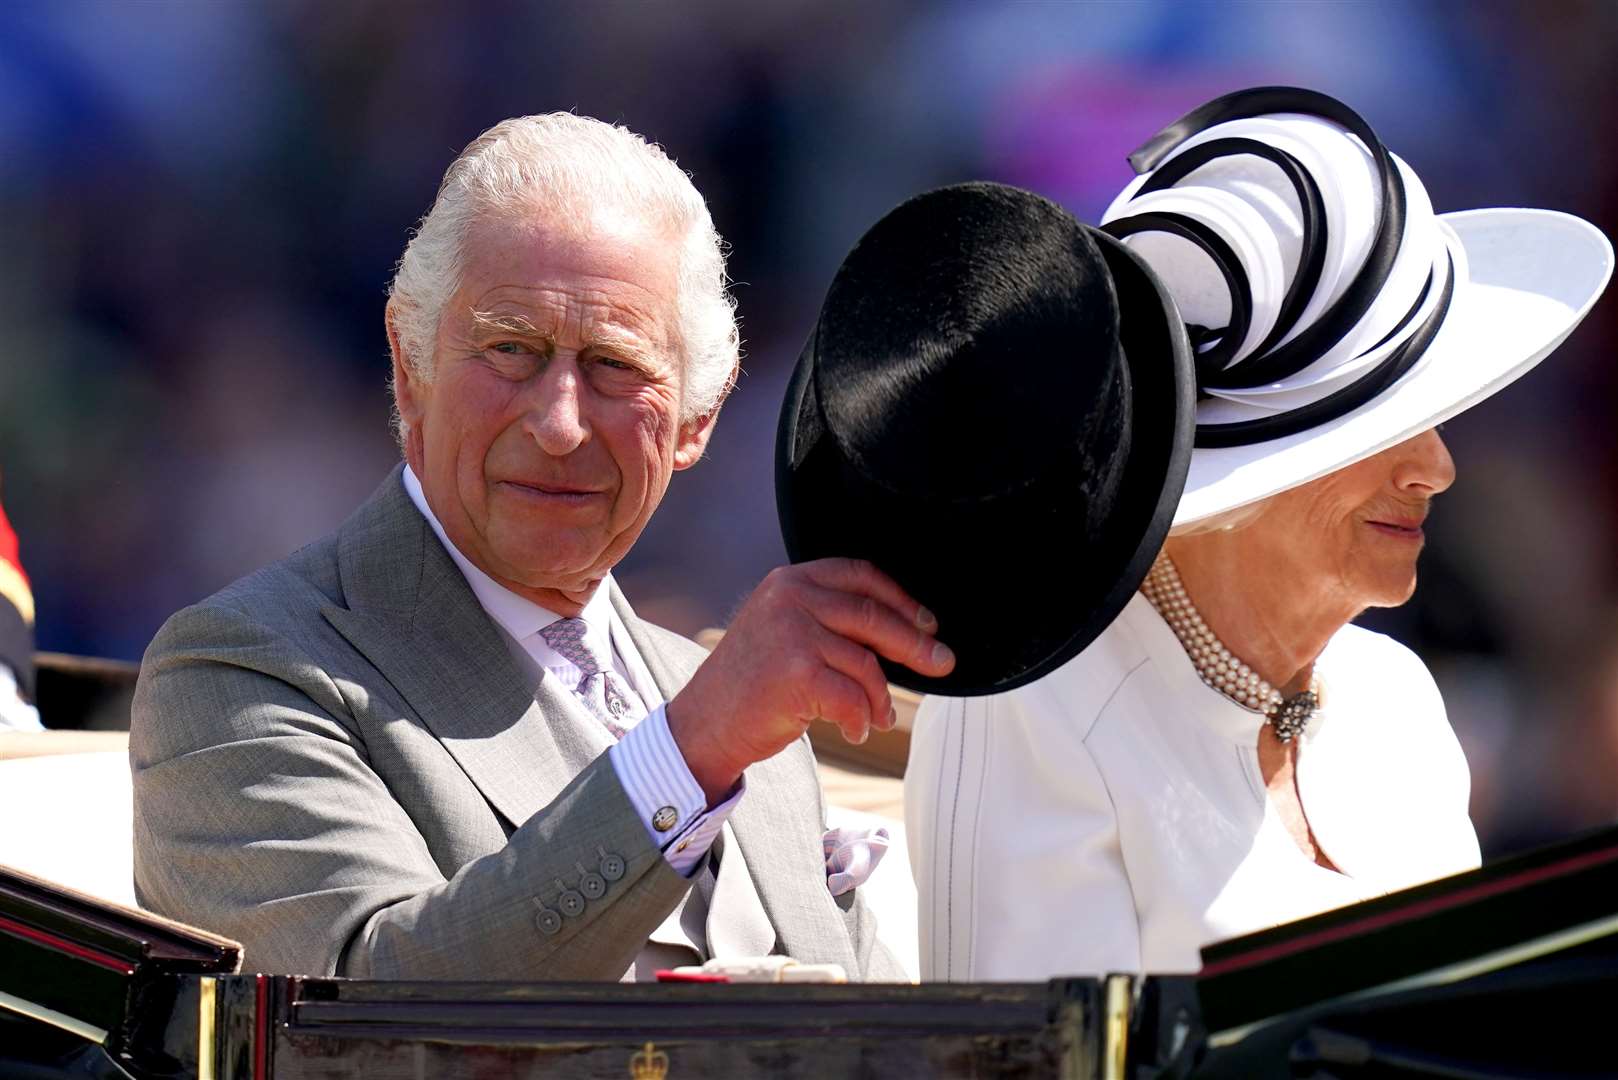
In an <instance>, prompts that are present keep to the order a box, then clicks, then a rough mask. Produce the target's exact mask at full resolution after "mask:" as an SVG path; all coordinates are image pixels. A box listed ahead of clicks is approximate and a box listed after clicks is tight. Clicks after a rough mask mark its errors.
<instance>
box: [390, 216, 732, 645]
mask: <svg viewBox="0 0 1618 1080" xmlns="http://www.w3.org/2000/svg"><path fill="white" fill-rule="evenodd" d="M678 250H679V244H678V242H677V239H676V238H674V237H671V236H668V235H665V234H664V233H663V232H660V231H656V230H654V229H651V228H649V227H648V226H647V225H645V224H644V223H642V222H639V221H635V220H633V219H630V218H627V217H624V216H614V215H610V214H605V213H597V214H595V215H594V216H593V217H592V216H589V215H586V216H585V217H584V219H583V220H574V219H572V218H565V219H564V218H555V217H553V218H547V217H546V216H545V215H528V216H521V215H519V216H513V217H510V218H493V219H483V220H480V221H478V222H477V223H476V224H475V225H474V226H473V228H472V229H471V231H470V233H469V234H468V236H467V238H466V241H465V248H464V251H465V259H464V266H463V271H462V281H461V286H460V288H459V289H458V290H457V291H456V292H455V294H454V295H453V296H452V297H451V298H450V301H449V303H448V304H447V305H446V307H445V310H444V313H443V316H442V318H441V319H440V321H439V326H438V338H437V353H436V361H435V365H436V366H435V374H434V377H433V380H432V381H431V382H430V383H423V382H420V381H418V380H415V379H412V378H410V376H409V373H408V371H406V370H405V369H404V367H403V365H402V364H400V362H399V347H398V342H397V338H395V340H394V357H395V360H394V374H395V379H396V383H397V386H398V399H399V410H400V413H401V414H402V416H403V417H404V419H405V420H406V421H407V422H408V424H409V425H410V436H409V439H408V440H407V443H406V447H405V456H406V459H407V460H408V461H409V462H410V466H411V468H412V469H413V470H414V471H415V473H416V475H417V477H418V478H419V479H420V480H421V485H422V489H423V491H424V492H425V494H426V496H427V502H428V504H429V505H430V506H431V507H432V509H433V513H434V514H435V515H437V517H438V520H439V522H440V523H441V524H442V525H443V526H444V531H445V532H446V533H447V534H448V535H449V538H450V540H451V541H453V542H454V544H455V546H456V547H457V548H459V549H460V551H461V553H462V554H464V555H465V556H466V557H467V558H468V559H470V560H471V561H472V562H473V563H474V564H475V565H477V566H478V568H479V569H481V570H483V571H484V572H485V573H487V574H489V575H490V576H491V577H493V578H495V579H496V580H497V581H500V582H501V583H502V584H504V585H506V586H507V587H508V588H511V589H513V590H514V591H516V592H519V593H521V594H523V595H525V596H528V597H529V598H530V599H533V600H535V601H536V602H539V603H541V604H543V605H544V606H546V607H549V608H551V609H552V610H557V611H559V612H560V613H562V614H573V613H575V612H576V610H577V608H578V607H579V606H581V605H582V604H583V602H584V601H585V600H587V599H588V598H589V596H590V593H591V592H592V591H593V590H594V588H595V586H596V585H597V584H598V583H599V582H600V580H601V578H602V577H603V576H604V575H605V574H606V573H607V572H608V571H609V570H610V569H611V568H612V567H613V565H614V564H615V563H617V562H618V560H619V559H621V558H623V556H624V555H625V553H627V552H628V551H629V549H630V547H631V546H633V544H634V542H635V539H636V537H638V536H639V535H640V532H641V530H642V529H643V528H645V526H646V522H647V521H648V520H649V519H650V518H651V516H652V511H653V510H655V509H656V508H657V504H658V502H659V500H661V499H662V497H663V492H664V490H665V489H666V488H667V487H668V483H669V478H670V476H671V474H672V473H673V471H674V470H675V469H683V468H686V467H687V466H689V465H691V464H693V463H694V462H695V461H696V460H697V459H698V458H699V457H700V456H701V454H702V449H703V447H704V446H705V445H706V443H707V439H708V433H709V432H710V430H711V426H712V416H709V417H704V418H701V419H699V420H696V421H693V422H691V423H689V424H686V425H683V426H682V425H681V424H680V423H679V417H680V403H681V385H682V363H681V359H680V357H681V344H680V341H679V338H678V322H677V319H676V313H675V301H676V296H677V293H676V285H677V273H678Z"/></svg>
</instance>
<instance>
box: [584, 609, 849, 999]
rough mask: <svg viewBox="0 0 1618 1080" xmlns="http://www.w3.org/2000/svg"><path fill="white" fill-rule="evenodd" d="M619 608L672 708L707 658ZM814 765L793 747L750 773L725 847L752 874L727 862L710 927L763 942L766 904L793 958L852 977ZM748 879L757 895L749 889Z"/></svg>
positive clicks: (722, 867) (717, 887)
mask: <svg viewBox="0 0 1618 1080" xmlns="http://www.w3.org/2000/svg"><path fill="white" fill-rule="evenodd" d="M612 601H613V605H614V607H615V608H617V610H618V615H619V618H621V619H623V622H624V626H625V628H626V629H627V630H628V631H629V636H630V638H631V640H633V641H634V642H635V647H636V648H637V649H638V650H639V651H640V654H641V657H642V659H644V660H645V661H646V666H647V669H648V670H649V671H650V672H651V673H652V678H653V679H654V680H655V681H656V683H657V687H658V689H659V690H660V691H661V692H662V694H663V699H664V700H665V701H672V700H673V699H674V695H675V694H677V693H678V692H679V691H680V688H681V687H683V686H684V685H685V684H686V681H687V680H689V679H690V678H691V674H692V673H693V672H694V671H696V669H697V667H698V666H699V665H700V663H701V660H702V657H701V656H698V655H695V654H682V655H674V654H673V653H672V652H671V651H666V650H664V649H663V648H660V647H659V644H658V642H657V640H656V639H655V638H654V637H653V636H652V634H651V633H650V632H649V631H648V630H647V629H646V627H645V626H644V625H643V624H642V623H641V622H640V620H639V619H637V618H635V613H634V612H633V611H631V610H630V608H629V605H628V603H627V602H625V601H624V598H623V594H622V593H619V592H618V591H617V589H616V588H614V590H613V592H612ZM810 760H811V759H810V755H809V754H808V753H807V752H805V751H804V750H802V749H801V748H800V747H797V746H792V747H788V748H787V749H786V750H784V751H782V752H781V753H779V754H777V755H776V756H775V757H773V758H771V759H770V760H769V761H761V762H759V763H758V764H756V765H753V766H751V767H750V768H749V769H748V770H747V795H746V796H745V797H744V798H743V799H742V800H741V802H739V803H737V804H736V809H735V810H733V811H732V812H731V815H730V821H729V822H728V823H727V825H726V831H727V833H729V834H730V835H728V836H727V837H726V841H725V842H726V848H725V850H726V851H727V852H728V851H729V850H730V846H731V841H732V839H734V845H735V847H737V848H738V849H739V850H740V852H741V854H742V856H743V858H742V862H743V863H744V864H745V869H746V871H747V872H746V875H745V876H743V875H738V874H736V872H735V870H734V868H733V869H732V871H731V873H729V874H726V873H725V861H726V857H725V856H721V857H720V873H719V877H718V880H717V882H716V883H715V886H714V901H713V904H712V910H711V911H710V912H709V926H710V927H712V926H713V925H714V921H715V916H716V913H717V916H718V917H719V918H720V919H724V920H726V921H727V922H728V923H730V924H731V929H734V930H735V931H736V932H735V933H734V934H730V933H729V931H728V930H726V931H721V932H720V934H719V940H721V941H722V940H725V939H726V938H727V934H728V935H729V937H731V938H734V939H736V940H737V941H739V942H750V941H752V940H753V939H754V938H756V937H757V936H758V935H757V933H756V929H755V928H756V927H757V925H758V924H757V922H756V919H755V918H754V917H753V913H751V912H747V911H745V910H743V909H744V908H745V907H747V906H749V905H755V904H756V905H761V906H762V908H763V912H764V915H765V917H766V918H767V919H768V920H769V923H770V924H771V925H772V926H774V928H775V932H776V934H777V935H778V936H779V938H780V944H781V947H782V949H783V951H785V952H786V953H787V955H789V956H792V957H794V958H795V959H797V960H800V961H803V962H805V963H832V964H841V965H843V968H844V969H845V970H846V971H848V972H849V974H851V975H858V972H859V965H858V960H857V958H856V957H855V955H854V948H853V945H852V944H851V943H850V942H849V939H848V928H847V926H846V925H845V924H844V922H843V918H842V912H841V911H839V910H838V907H837V903H836V901H835V900H833V899H832V896H831V892H830V891H829V890H828V889H827V888H826V885H825V882H826V860H825V856H824V854H823V853H822V851H821V834H820V832H819V831H818V826H817V823H816V822H815V821H814V819H813V816H812V815H809V814H805V813H804V807H806V806H818V805H820V797H821V796H820V789H819V783H820V782H819V780H818V778H817V777H816V776H815V771H814V768H813V766H812V765H810V764H809V763H808V762H809V761H810ZM749 878H750V879H751V884H752V889H751V890H749V889H747V888H746V887H745V886H746V885H747V883H748V881H747V879H749ZM749 893H751V895H749ZM713 940H714V934H713V931H712V930H710V941H713Z"/></svg>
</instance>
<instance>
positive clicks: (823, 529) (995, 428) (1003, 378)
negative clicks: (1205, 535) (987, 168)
mask: <svg viewBox="0 0 1618 1080" xmlns="http://www.w3.org/2000/svg"><path fill="white" fill-rule="evenodd" d="M1193 390H1194V380H1193V378H1192V375H1191V349H1190V345H1189V342H1188V341H1187V339H1186V335H1185V328H1184V324H1183V323H1182V322H1181V320H1180V318H1179V316H1178V315H1177V314H1176V313H1175V311H1174V305H1173V302H1172V301H1171V300H1169V298H1168V294H1167V293H1166V292H1164V290H1163V288H1162V286H1161V284H1160V283H1158V282H1157V280H1156V279H1155V278H1154V277H1153V275H1152V273H1151V271H1150V270H1148V269H1146V266H1145V264H1144V263H1142V262H1141V261H1140V260H1139V259H1138V258H1137V257H1135V256H1133V255H1131V254H1130V253H1129V251H1128V250H1127V249H1126V248H1125V247H1124V245H1123V244H1122V243H1120V242H1119V241H1117V240H1115V239H1114V238H1112V237H1110V236H1108V235H1107V234H1105V233H1103V232H1101V231H1100V230H1098V229H1094V228H1091V227H1090V226H1088V225H1084V224H1082V223H1080V222H1079V221H1078V220H1077V219H1076V218H1074V217H1073V215H1071V214H1069V213H1068V212H1067V211H1065V210H1063V209H1062V208H1061V207H1059V206H1057V205H1056V204H1054V203H1052V202H1050V201H1049V200H1046V199H1042V198H1040V197H1039V196H1037V195H1034V194H1032V193H1030V192H1027V191H1022V190H1019V189H1017V188H1012V187H1006V186H1003V185H1000V184H961V185H957V186H954V187H947V188H941V189H939V190H937V191H932V192H928V193H926V194H924V195H918V196H916V197H915V198H913V199H910V200H909V201H907V202H905V203H902V204H900V205H899V206H898V207H897V208H895V209H894V210H892V211H891V212H889V213H888V214H887V215H886V216H885V217H883V218H882V220H880V221H878V222H877V223H876V224H875V225H873V226H872V227H871V228H870V230H869V231H867V232H866V234H865V235H864V236H863V237H861V238H860V240H859V242H858V243H857V244H856V245H855V247H854V248H853V250H852V251H850V252H849V254H848V256H847V258H845V259H844V260H843V264H842V266H841V267H840V268H839V269H838V271H837V274H836V276H835V277H834V278H833V279H832V283H831V287H830V288H829V289H828V291H827V293H826V299H825V301H824V303H823V304H822V305H821V309H820V314H819V317H818V318H817V320H816V323H815V328H814V330H813V332H811V334H810V335H809V340H808V343H807V344H806V345H805V346H804V350H803V354H802V356H801V357H800V358H799V360H798V366H797V368H796V370H795V371H794V372H793V376H792V381H791V383H790V384H789V386H788V388H787V396H786V402H785V405H784V406H783V409H782V413H781V423H780V428H779V433H778V436H777V443H776V504H777V507H778V509H779V511H780V518H781V531H782V535H783V537H784V538H785V541H786V547H787V553H788V554H789V555H790V556H791V558H792V559H793V561H795V562H798V561H804V560H809V559H818V558H825V557H831V556H842V557H849V558H861V559H867V560H869V561H871V562H872V563H874V564H876V566H877V567H879V568H880V569H882V570H883V571H885V572H886V573H887V574H888V575H890V576H891V577H892V578H893V579H894V580H895V581H897V582H898V583H899V584H900V585H901V586H903V587H904V588H905V589H906V591H908V592H909V593H910V595H912V596H914V597H915V598H916V599H917V600H918V601H920V602H921V603H923V604H925V605H926V606H927V607H929V608H930V609H932V611H933V612H934V613H935V614H936V615H937V616H938V621H939V636H940V638H941V639H942V640H944V641H946V642H947V643H948V644H949V645H950V647H951V648H952V649H953V650H954V651H955V657H956V665H955V669H954V670H953V671H952V672H951V673H950V674H949V675H947V676H944V677H942V678H927V677H923V676H921V675H918V674H916V673H915V672H913V671H910V670H908V669H906V668H902V667H899V666H897V665H893V664H887V663H886V662H884V665H883V666H884V669H885V670H886V672H887V675H888V677H889V678H890V679H891V680H892V681H894V682H896V683H898V684H899V685H901V686H906V687H909V688H910V689H912V690H916V691H920V692H924V693H940V694H949V695H952V696H967V695H973V694H986V693H993V692H998V691H1002V690H1010V689H1012V688H1014V687H1016V686H1020V685H1022V684H1023V683H1026V682H1029V681H1031V680H1033V679H1037V678H1038V677H1039V676H1041V675H1043V674H1045V673H1046V672H1048V671H1050V670H1052V669H1054V668H1056V667H1058V666H1060V665H1061V664H1063V663H1065V662H1066V661H1067V660H1069V659H1071V658H1072V657H1073V656H1075V655H1076V654H1077V653H1078V652H1079V651H1080V650H1082V649H1083V648H1084V647H1085V646H1086V645H1088V644H1089V643H1090V642H1091V641H1092V640H1094V639H1095V637H1096V636H1097V635H1098V634H1100V633H1101V631H1102V630H1104V629H1106V627H1107V625H1108V624H1109V623H1111V622H1112V621H1113V619H1115V618H1116V617H1117V615H1118V613H1119V612H1120V611H1122V610H1123V607H1124V605H1125V604H1127V603H1128V602H1129V598H1130V597H1131V596H1132V595H1133V594H1134V592H1135V590H1136V588H1137V587H1138V586H1139V585H1140V582H1141V580H1142V579H1143V578H1144V577H1145V575H1146V572H1147V570H1149V569H1150V567H1151V564H1152V560H1153V559H1154V558H1155V557H1156V555H1157V552H1158V550H1159V548H1161V546H1162V544H1163V540H1164V538H1165V537H1166V536H1167V534H1168V529H1169V523H1170V521H1171V519H1172V518H1173V515H1174V508H1175V506H1176V505H1177V503H1178V502H1179V498H1180V489H1181V486H1182V484H1183V483H1184V480H1185V471H1186V468H1187V466H1188V464H1189V461H1190V457H1191V431H1192V420H1193V411H1194V398H1193Z"/></svg>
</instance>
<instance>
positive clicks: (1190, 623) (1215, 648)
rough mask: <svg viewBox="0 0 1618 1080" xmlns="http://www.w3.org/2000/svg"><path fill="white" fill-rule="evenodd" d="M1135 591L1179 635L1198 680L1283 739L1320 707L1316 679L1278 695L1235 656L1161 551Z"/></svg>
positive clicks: (1298, 729) (1305, 723) (1288, 739)
mask: <svg viewBox="0 0 1618 1080" xmlns="http://www.w3.org/2000/svg"><path fill="white" fill-rule="evenodd" d="M1140 591H1141V594H1142V595H1143V596H1145V597H1146V599H1147V600H1148V601H1150V602H1151V605H1152V607H1154V608H1156V609H1157V613H1158V614H1159V615H1161V616H1162V617H1163V621H1164V622H1166V623H1168V624H1169V629H1170V630H1173V631H1174V636H1175V637H1177V638H1179V639H1180V645H1181V647H1182V648H1184V649H1185V652H1186V655H1187V656H1189V657H1190V658H1191V666H1192V667H1194V668H1195V669H1196V672H1197V676H1198V677H1199V678H1201V679H1202V681H1203V682H1204V683H1206V684H1207V685H1208V686H1209V687H1211V688H1212V689H1214V690H1217V691H1218V692H1219V693H1221V694H1223V695H1224V696H1225V697H1227V698H1229V699H1230V700H1231V701H1234V702H1235V703H1236V704H1238V705H1240V706H1241V707H1242V708H1244V709H1250V710H1252V711H1253V712H1256V713H1261V714H1263V716H1264V718H1265V721H1266V722H1267V723H1268V724H1269V725H1270V726H1271V727H1272V728H1274V729H1275V735H1276V738H1278V739H1280V740H1281V741H1282V742H1283V743H1289V742H1291V741H1292V740H1293V739H1294V738H1296V737H1297V736H1298V735H1300V734H1301V733H1302V732H1303V730H1304V728H1305V727H1307V726H1308V724H1309V720H1310V718H1311V717H1313V716H1314V715H1315V711H1316V710H1317V709H1319V708H1320V680H1319V679H1311V680H1310V683H1309V689H1307V690H1305V691H1303V692H1302V693H1299V694H1294V695H1293V696H1292V697H1290V698H1289V697H1284V696H1283V695H1282V693H1281V691H1279V690H1277V689H1276V688H1275V687H1273V686H1271V685H1270V684H1269V683H1268V682H1266V681H1265V680H1264V677H1263V676H1262V675H1260V674H1259V673H1258V672H1256V671H1254V670H1253V669H1252V668H1250V667H1248V666H1247V665H1246V664H1244V663H1242V661H1241V660H1239V659H1237V658H1236V656H1235V655H1234V654H1232V653H1231V651H1230V650H1229V649H1227V648H1225V643H1224V642H1222V641H1220V640H1219V639H1218V638H1217V637H1215V636H1214V632H1213V630H1212V629H1210V628H1209V626H1208V624H1207V623H1205V622H1203V621H1202V615H1201V613H1200V612H1198V611H1197V609H1196V606H1195V605H1194V604H1192V603H1191V597H1190V596H1189V595H1188V594H1187V593H1186V591H1185V584H1184V583H1183V582H1182V581H1181V580H1180V572H1179V571H1178V570H1176V569H1175V568H1174V563H1173V562H1171V561H1170V560H1169V557H1168V555H1167V554H1166V553H1165V554H1162V555H1159V556H1158V557H1157V561H1156V562H1155V563H1153V564H1152V569H1151V572H1150V573H1148V574H1147V575H1146V580H1145V581H1143V582H1141V586H1140Z"/></svg>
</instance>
